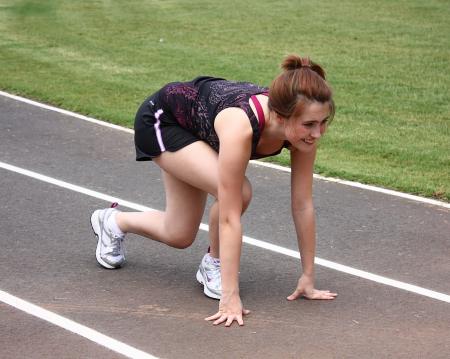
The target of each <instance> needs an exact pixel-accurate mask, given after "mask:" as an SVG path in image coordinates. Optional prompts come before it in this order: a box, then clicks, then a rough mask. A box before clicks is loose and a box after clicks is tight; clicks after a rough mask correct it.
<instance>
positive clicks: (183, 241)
mask: <svg viewBox="0 0 450 359" xmlns="http://www.w3.org/2000/svg"><path fill="white" fill-rule="evenodd" d="M166 233H167V241H166V243H167V244H168V245H169V246H171V247H173V248H177V249H186V248H188V247H190V246H191V245H192V243H194V240H195V237H196V235H197V231H195V233H192V232H190V231H183V230H169V231H167V232H166Z"/></svg>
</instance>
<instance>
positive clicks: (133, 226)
mask: <svg viewBox="0 0 450 359" xmlns="http://www.w3.org/2000/svg"><path fill="white" fill-rule="evenodd" d="M282 69H283V72H282V73H281V74H280V75H279V76H278V77H277V78H276V79H275V80H274V81H273V82H272V85H271V86H270V88H269V89H267V88H264V87H260V86H257V85H254V84H251V83H245V82H231V81H226V80H224V79H218V78H212V77H198V78H196V79H194V80H193V81H190V82H175V83H170V84H168V85H166V86H164V87H163V88H162V89H161V90H159V91H158V92H156V93H155V94H153V95H152V96H150V97H149V98H148V99H147V100H145V102H144V103H143V104H142V105H141V107H140V108H139V110H138V112H137V115H136V122H135V144H136V153H137V160H138V161H153V162H155V163H156V164H157V165H158V166H159V167H160V168H161V170H162V175H163V179H164V186H165V192H166V209H165V211H152V212H138V213H131V212H119V211H117V210H116V209H114V208H108V209H102V210H96V211H95V212H94V213H93V214H92V216H91V224H92V227H93V229H94V232H95V234H96V236H97V237H98V244H97V251H96V258H97V261H98V262H99V263H100V264H101V265H102V266H104V267H106V268H117V267H119V266H120V265H121V264H122V263H123V262H124V261H125V257H124V250H123V239H124V236H125V233H135V234H139V235H142V236H145V237H147V238H150V239H153V240H157V241H160V242H163V243H165V244H167V245H169V246H172V247H176V248H186V247H188V246H190V245H191V244H192V242H193V241H194V239H195V237H196V234H197V231H198V227H199V224H200V221H201V218H202V215H203V212H204V209H205V203H206V197H207V195H208V194H211V195H212V196H214V197H215V198H216V201H215V203H214V204H213V206H212V207H211V210H210V217H209V226H210V231H209V236H210V253H207V254H205V256H204V257H203V259H202V262H201V264H200V266H199V270H198V272H197V280H198V281H199V282H200V283H202V284H203V285H204V292H205V294H206V295H208V296H209V297H212V298H217V299H220V303H219V310H218V312H217V313H216V314H214V315H212V316H210V317H208V318H206V320H211V321H214V324H220V323H225V325H226V326H230V325H231V324H232V323H233V321H237V322H238V324H239V325H243V319H242V318H243V315H245V314H248V313H249V311H248V310H246V309H244V308H243V306H242V302H241V299H240V296H239V279H238V272H239V262H240V255H241V246H242V232H243V230H242V226H241V215H242V213H243V212H244V211H245V210H246V208H247V206H248V205H249V203H250V200H251V196H252V189H251V185H250V182H249V180H248V179H247V177H246V176H245V171H246V168H247V165H248V163H249V160H250V159H255V158H261V157H267V156H272V155H275V154H278V153H280V151H281V150H282V149H283V148H287V149H289V151H290V154H291V170H292V171H291V173H292V174H291V176H292V180H291V193H292V195H291V197H292V215H293V219H294V224H295V228H296V232H297V238H298V245H299V249H300V254H301V259H302V260H301V263H302V267H303V274H302V276H301V277H300V279H299V280H298V284H297V288H296V289H295V291H294V292H293V293H292V294H291V295H290V296H289V297H288V298H287V299H288V300H294V299H297V298H298V297H300V296H304V297H306V298H309V299H334V298H335V297H336V295H337V294H336V293H331V292H330V291H321V290H317V289H315V288H314V255H315V237H316V231H315V214H314V207H313V201H312V182H313V165H314V159H315V155H316V148H317V141H318V140H319V138H320V137H321V135H322V134H323V133H324V132H325V130H326V128H327V124H328V123H329V122H330V121H331V119H332V118H333V115H334V102H333V100H332V92H331V89H330V87H329V86H328V84H327V82H326V81H325V73H324V71H323V69H322V68H321V67H320V66H319V65H317V64H315V63H313V62H311V61H310V60H309V59H308V58H301V57H299V56H297V55H290V56H288V57H286V58H285V59H284V61H283V63H282ZM219 258H220V259H219Z"/></svg>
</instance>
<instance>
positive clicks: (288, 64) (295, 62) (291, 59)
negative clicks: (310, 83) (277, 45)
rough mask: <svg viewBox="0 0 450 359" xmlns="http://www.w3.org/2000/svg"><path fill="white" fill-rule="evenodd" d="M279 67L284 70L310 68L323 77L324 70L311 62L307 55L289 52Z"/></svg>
mask: <svg viewBox="0 0 450 359" xmlns="http://www.w3.org/2000/svg"><path fill="white" fill-rule="evenodd" d="M281 68H282V69H283V70H284V71H291V70H298V69H301V68H303V69H311V70H312V71H314V72H315V73H317V74H318V75H319V76H320V77H322V78H323V79H325V71H324V70H323V68H322V67H321V66H320V65H318V64H316V63H314V62H312V61H311V59H310V58H309V57H301V56H299V55H295V54H291V55H288V56H286V57H285V59H284V60H283V62H282V64H281Z"/></svg>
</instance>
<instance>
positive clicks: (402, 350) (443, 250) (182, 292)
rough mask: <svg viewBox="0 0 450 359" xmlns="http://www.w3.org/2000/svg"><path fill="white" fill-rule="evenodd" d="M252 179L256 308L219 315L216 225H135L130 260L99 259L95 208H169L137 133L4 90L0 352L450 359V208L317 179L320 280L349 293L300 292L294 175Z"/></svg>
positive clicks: (249, 256)
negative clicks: (184, 232)
mask: <svg viewBox="0 0 450 359" xmlns="http://www.w3.org/2000/svg"><path fill="white" fill-rule="evenodd" d="M329 135H332V133H331V132H330V134H329ZM248 176H249V178H250V180H251V181H252V184H253V188H254V199H253V201H252V205H251V207H250V209H249V211H248V212H247V214H246V215H245V216H244V226H245V234H246V236H247V238H246V244H244V247H243V256H242V264H241V277H240V278H241V295H242V299H243V301H244V303H245V305H246V307H248V308H249V309H251V310H252V311H253V312H252V314H251V315H250V316H249V317H247V318H246V322H245V324H246V325H245V326H244V327H242V328H237V326H234V327H232V328H224V327H212V326H211V325H210V324H209V323H207V322H204V321H203V318H204V317H205V316H208V315H210V314H212V313H214V312H215V310H216V309H217V302H216V301H213V300H210V299H208V298H206V297H205V296H204V295H203V293H202V291H201V288H200V286H199V285H197V283H196V282H195V279H194V277H195V271H196V268H197V265H198V262H199V260H200V259H201V256H202V254H203V252H204V250H205V248H206V247H207V233H206V231H205V229H207V228H206V226H204V225H203V226H202V227H201V228H202V230H200V231H199V234H198V239H197V241H196V242H195V243H194V245H193V246H192V247H190V248H188V249H187V250H183V251H181V250H174V249H170V248H167V247H165V246H163V245H161V244H158V243H153V242H152V241H149V240H145V239H143V238H139V237H137V236H130V237H129V238H128V240H127V243H126V245H127V253H128V263H127V265H126V266H125V267H124V268H122V269H120V270H116V271H108V270H104V269H102V268H100V267H99V266H98V265H97V264H96V262H95V255H94V252H95V241H94V240H93V236H92V232H91V229H90V226H89V222H88V218H89V215H90V213H91V212H92V210H94V209H96V208H100V207H105V206H107V205H108V201H110V200H111V199H113V198H119V199H120V200H119V202H120V203H121V205H122V209H123V210H142V209H146V208H156V209H161V208H163V207H164V197H163V188H162V183H161V180H160V175H159V171H158V169H157V168H156V166H154V165H152V164H147V163H136V162H135V161H134V153H133V139H132V135H131V134H130V133H129V131H124V130H121V129H117V128H112V127H106V126H104V125H100V124H97V123H92V122H88V121H83V120H82V119H80V118H79V116H76V115H73V116H72V115H70V114H63V113H60V112H56V111H54V110H51V109H45V108H42V107H39V106H36V105H34V104H30V103H25V102H23V101H21V100H19V99H15V98H11V97H8V96H5V94H3V95H2V96H0V193H1V198H2V201H1V204H0V208H1V216H0V243H1V248H2V250H1V251H0V273H1V274H2V275H1V277H0V323H1V325H0V357H1V358H31V357H32V358H49V357H50V358H62V357H64V358H98V357H108V358H115V357H117V358H121V357H124V356H128V357H142V358H145V357H146V358H152V357H157V358H211V357H215V358H424V357H426V358H448V353H449V352H450V340H449V338H450V324H449V323H450V296H449V293H450V280H449V275H450V235H449V233H450V210H449V208H448V204H442V203H438V202H433V201H431V202H430V201H425V202H420V201H417V200H414V198H402V197H399V196H395V195H391V194H387V193H382V192H375V191H372V190H367V189H365V188H359V187H354V186H348V185H344V184H341V183H336V182H332V181H326V180H323V179H316V181H315V192H314V195H315V203H316V210H317V217H318V221H317V226H318V245H317V256H318V259H317V263H318V265H317V274H316V275H317V286H318V287H320V288H323V289H331V290H333V291H337V292H338V293H339V297H338V299H336V300H335V301H332V302H316V301H308V300H298V301H296V302H288V301H286V300H285V297H286V296H287V295H288V294H290V293H291V291H292V290H293V289H294V286H295V284H296V281H297V279H298V274H299V269H298V268H299V262H298V259H296V258H294V257H296V256H298V253H297V246H296V241H295V236H294V229H293V225H292V221H291V219H290V205H289V173H287V172H285V171H280V170H277V169H273V168H267V167H263V166H261V165H258V164H252V165H250V167H249V169H248ZM206 218H207V217H205V219H204V221H203V223H206V222H207V221H206ZM263 247H264V248H263ZM33 305H34V306H33ZM25 311H27V312H30V313H32V315H30V314H27V313H26V312H25ZM37 316H40V317H41V318H38V317H37ZM42 318H45V319H42ZM63 328H65V329H63ZM66 329H67V330H66Z"/></svg>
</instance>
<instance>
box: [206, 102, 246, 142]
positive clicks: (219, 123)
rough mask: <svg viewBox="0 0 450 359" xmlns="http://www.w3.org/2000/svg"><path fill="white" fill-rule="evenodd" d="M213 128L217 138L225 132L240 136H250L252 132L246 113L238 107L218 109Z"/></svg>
mask: <svg viewBox="0 0 450 359" xmlns="http://www.w3.org/2000/svg"><path fill="white" fill-rule="evenodd" d="M214 128H215V130H216V132H217V134H218V135H219V138H220V137H221V135H224V134H227V133H232V134H233V135H234V136H237V137H240V138H245V137H251V136H252V134H253V130H252V126H251V124H250V120H249V118H248V116H247V114H246V113H245V111H244V110H242V109H240V108H238V107H229V108H226V109H224V110H222V111H220V112H219V114H218V115H217V116H216V118H215V120H214Z"/></svg>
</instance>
